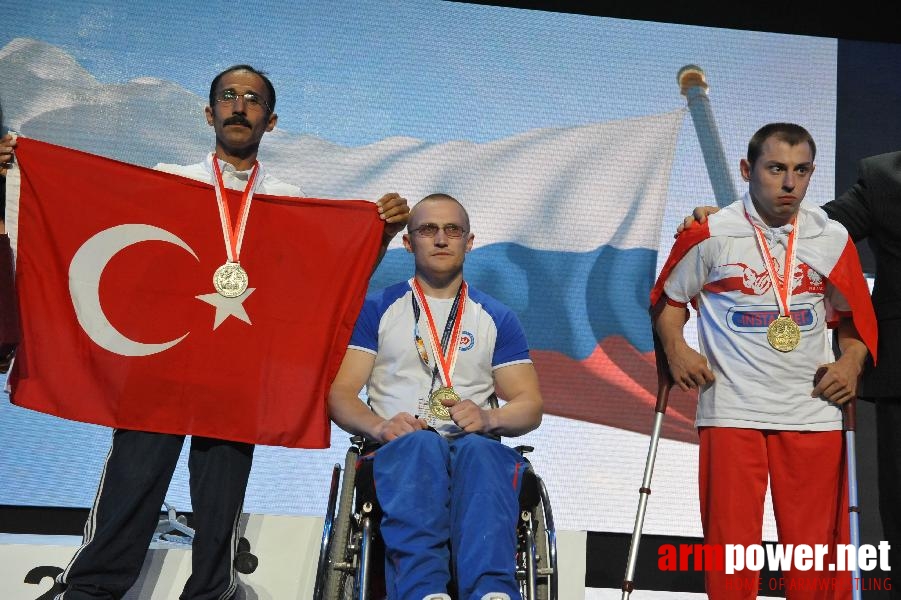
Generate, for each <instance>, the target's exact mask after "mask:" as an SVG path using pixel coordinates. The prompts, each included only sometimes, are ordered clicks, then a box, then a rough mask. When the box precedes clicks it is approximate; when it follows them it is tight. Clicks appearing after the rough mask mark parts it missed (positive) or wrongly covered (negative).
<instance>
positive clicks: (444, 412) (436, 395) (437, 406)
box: [429, 386, 460, 421]
mask: <svg viewBox="0 0 901 600" xmlns="http://www.w3.org/2000/svg"><path fill="white" fill-rule="evenodd" d="M442 400H452V401H453V402H454V403H457V402H459V401H460V396H458V395H457V392H455V391H454V388H450V387H443V386H442V387H440V388H438V389H437V390H435V391H434V392H432V394H431V395H430V396H429V412H430V413H432V414H433V415H435V416H436V417H438V418H439V419H441V420H443V421H449V420H450V418H451V416H450V408H449V407H447V406H445V405H444V403H443V402H442Z"/></svg>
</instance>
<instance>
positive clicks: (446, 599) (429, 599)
mask: <svg viewBox="0 0 901 600" xmlns="http://www.w3.org/2000/svg"><path fill="white" fill-rule="evenodd" d="M422 600H451V597H450V596H448V595H447V594H429V595H428V596H426V597H425V598H423V599H422ZM507 600H510V598H507Z"/></svg>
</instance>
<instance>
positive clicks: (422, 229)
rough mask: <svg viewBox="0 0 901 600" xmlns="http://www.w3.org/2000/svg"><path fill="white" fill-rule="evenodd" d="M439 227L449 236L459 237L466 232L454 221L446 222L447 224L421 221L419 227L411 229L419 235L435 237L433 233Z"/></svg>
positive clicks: (436, 231) (435, 232)
mask: <svg viewBox="0 0 901 600" xmlns="http://www.w3.org/2000/svg"><path fill="white" fill-rule="evenodd" d="M439 229H441V230H443V231H444V235H446V236H447V237H449V238H461V237H463V234H464V233H466V230H465V229H463V228H462V227H460V226H459V225H456V224H454V223H448V224H447V225H443V226H441V225H436V224H435V223H423V224H422V225H420V226H419V227H417V228H416V229H414V230H413V233H415V234H417V235H419V236H420V237H435V234H437V233H438V230H439Z"/></svg>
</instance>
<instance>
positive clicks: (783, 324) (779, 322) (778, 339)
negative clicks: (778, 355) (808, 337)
mask: <svg viewBox="0 0 901 600" xmlns="http://www.w3.org/2000/svg"><path fill="white" fill-rule="evenodd" d="M766 339H767V341H768V342H769V343H770V346H772V347H773V348H775V349H776V350H778V351H779V352H791V351H792V350H794V349H795V348H796V347H797V346H798V343H799V342H800V341H801V328H800V327H798V324H797V323H795V321H794V319H792V318H791V317H785V316H782V317H779V318H778V319H776V320H774V321H773V322H772V323H770V326H769V327H767V329H766Z"/></svg>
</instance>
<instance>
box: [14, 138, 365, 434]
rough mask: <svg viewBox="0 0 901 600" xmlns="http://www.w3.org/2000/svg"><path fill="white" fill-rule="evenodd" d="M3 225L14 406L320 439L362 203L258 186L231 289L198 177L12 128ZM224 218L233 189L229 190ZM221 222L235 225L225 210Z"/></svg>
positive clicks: (111, 421) (360, 245) (104, 420)
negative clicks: (239, 275) (21, 134)
mask: <svg viewBox="0 0 901 600" xmlns="http://www.w3.org/2000/svg"><path fill="white" fill-rule="evenodd" d="M16 160H17V163H18V169H17V170H15V169H14V170H13V171H11V172H10V179H9V181H8V186H7V187H8V192H9V194H8V195H9V196H11V197H9V198H8V202H9V203H10V209H11V210H10V211H8V214H9V215H10V219H9V221H8V223H7V226H8V229H9V233H10V239H11V241H12V244H13V251H14V256H15V278H16V293H17V298H18V303H19V311H20V323H19V324H20V328H21V342H20V345H19V348H18V350H17V354H16V360H15V361H14V363H13V368H12V373H11V376H10V383H11V387H12V401H13V403H14V404H17V405H19V406H23V407H26V408H31V409H34V410H37V411H40V412H44V413H48V414H52V415H57V416H60V417H64V418H66V419H73V420H76V421H85V422H88V423H96V424H99V425H107V426H111V427H117V428H126V429H138V430H144V431H157V432H164V433H179V434H195V435H201V436H208V437H214V438H221V439H230V440H236V441H242V442H251V443H257V444H269V445H278V446H287V447H298V448H324V447H327V446H328V444H329V437H330V424H329V419H328V413H327V407H326V397H327V394H328V389H329V386H330V385H331V382H332V379H333V378H334V376H335V373H336V372H337V370H338V366H339V365H340V362H341V359H342V357H343V355H344V351H345V349H346V347H347V343H348V340H349V339H350V334H351V330H352V328H353V325H354V322H355V320H356V317H357V314H358V312H359V310H360V307H361V306H362V303H363V298H364V295H365V292H366V287H367V282H368V279H369V275H370V274H371V272H372V267H373V263H374V261H375V259H376V256H377V253H378V249H379V242H380V239H381V236H382V231H383V227H382V224H381V221H380V220H379V218H378V212H377V210H376V207H375V204H373V203H371V202H366V201H361V200H344V201H335V200H319V199H310V198H286V197H275V196H265V195H260V194H257V195H255V196H254V197H253V201H252V205H251V210H250V213H249V216H248V219H247V225H246V230H245V232H244V239H243V244H242V246H241V250H240V264H241V266H242V267H243V268H244V269H245V271H246V272H247V276H248V279H249V285H248V289H247V291H246V292H244V293H243V294H242V295H241V296H239V297H237V298H226V297H224V296H221V295H219V294H217V293H216V292H215V290H214V288H213V272H214V271H215V270H216V269H217V268H218V267H219V266H220V265H222V264H223V263H224V262H226V259H227V254H226V246H225V243H226V242H225V240H224V234H223V227H222V223H221V221H220V217H219V209H218V205H217V201H216V194H215V191H214V189H213V187H212V186H211V185H210V184H208V183H205V182H200V181H194V180H192V179H187V178H183V177H179V176H177V175H171V174H167V173H162V172H159V171H155V170H152V169H147V168H143V167H138V166H135V165H130V164H126V163H121V162H117V161H113V160H109V159H106V158H102V157H99V156H94V155H91V154H87V153H84V152H78V151H75V150H70V149H67V148H62V147H59V146H54V145H51V144H47V143H43V142H39V141H36V140H31V139H23V138H20V139H19V143H18V147H17V150H16ZM227 196H228V201H229V202H230V203H231V205H232V210H231V211H230V214H231V215H235V214H237V212H238V211H237V205H238V203H239V202H240V192H237V191H232V190H229V191H228V193H227ZM232 225H233V223H232Z"/></svg>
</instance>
